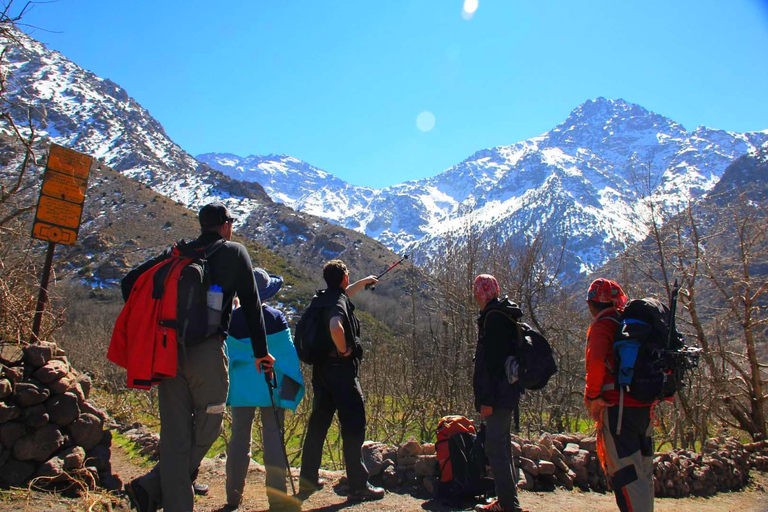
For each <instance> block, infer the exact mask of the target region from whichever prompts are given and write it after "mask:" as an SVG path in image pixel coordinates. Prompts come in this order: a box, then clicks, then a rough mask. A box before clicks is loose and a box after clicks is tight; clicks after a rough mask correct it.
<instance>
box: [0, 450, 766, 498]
mask: <svg viewBox="0 0 768 512" xmlns="http://www.w3.org/2000/svg"><path fill="white" fill-rule="evenodd" d="M112 466H113V471H114V472H115V473H116V474H119V475H120V477H121V478H122V479H123V481H129V480H130V479H132V478H135V477H137V476H139V475H141V474H143V473H144V472H145V471H147V469H146V468H143V467H141V466H139V465H137V464H135V463H133V462H132V461H131V460H129V459H128V457H127V456H126V454H125V453H124V452H123V451H122V450H121V449H120V448H117V447H113V452H112ZM342 475H343V473H342V472H324V473H323V475H322V476H324V477H325V478H327V479H328V480H329V482H331V483H332V484H335V483H336V482H337V481H338V479H339V478H340V477H341V476H342ZM199 480H200V481H201V482H203V483H206V484H208V485H210V488H211V489H210V493H209V494H208V496H199V497H198V498H197V501H196V504H195V510H196V511H201V512H202V511H207V512H210V511H218V510H221V508H222V507H223V506H224V504H225V503H226V495H225V490H224V482H225V470H224V459H206V460H205V462H204V464H203V468H202V471H201V475H200V477H199ZM412 491H414V489H404V490H403V491H402V492H390V493H387V496H386V497H385V498H384V499H383V500H381V501H378V502H372V503H358V504H353V503H348V502H347V500H346V498H345V497H344V496H343V495H341V494H337V492H341V490H340V489H339V487H338V485H336V486H335V487H334V486H333V485H330V486H326V488H325V489H323V490H321V491H320V492H318V493H316V494H314V495H313V496H312V497H310V498H309V500H307V501H306V502H305V503H304V507H303V510H304V511H314V512H336V511H342V510H344V511H346V510H349V511H350V512H356V511H363V510H369V511H370V510H377V511H378V510H382V511H398V512H405V511H423V510H429V511H437V512H447V511H450V510H456V509H452V508H449V507H446V506H445V505H444V504H443V503H441V501H440V500H433V499H430V498H429V497H428V496H427V495H426V493H425V491H423V490H422V491H421V494H419V493H415V494H410V493H409V492H412ZM520 503H521V504H522V505H523V506H524V507H525V508H526V509H527V510H530V511H532V512H534V511H535V512H567V511H588V512H615V511H616V504H615V503H614V501H613V496H612V495H610V494H598V493H594V492H586V493H584V492H580V491H572V492H569V491H566V490H563V489H558V490H556V491H555V492H549V493H536V492H525V491H523V492H521V493H520ZM93 505H95V506H93ZM92 506H93V507H92ZM91 507H92V508H91ZM89 509H90V510H94V511H95V510H114V511H119V512H129V511H130V509H129V508H128V504H127V501H126V500H125V499H124V498H121V497H119V496H113V495H108V494H105V493H93V494H90V495H88V496H86V497H85V498H79V499H74V498H63V497H61V496H56V495H51V494H47V493H39V492H29V491H24V490H21V491H13V492H10V493H8V492H6V493H2V494H0V511H25V512H42V511H53V512H64V511H80V510H89ZM266 509H267V499H266V495H265V492H264V471H263V468H262V467H260V466H258V465H256V464H255V463H254V464H253V466H252V470H251V471H250V472H249V475H248V483H247V485H246V490H245V502H244V506H243V507H242V508H241V510H243V511H263V510H266ZM655 510H657V511H661V512H672V511H674V512H725V511H729V512H768V474H765V473H758V472H753V474H752V483H751V485H750V486H749V487H748V488H747V489H745V490H744V491H741V492H734V493H724V494H718V495H717V496H715V497H712V498H683V499H670V498H664V499H657V500H656V505H655Z"/></svg>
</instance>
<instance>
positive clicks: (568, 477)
mask: <svg viewBox="0 0 768 512" xmlns="http://www.w3.org/2000/svg"><path fill="white" fill-rule="evenodd" d="M555 478H557V481H558V483H560V485H562V486H563V487H565V488H566V489H568V490H569V491H572V490H573V482H574V480H576V473H574V472H573V471H571V470H568V471H566V472H563V471H558V472H557V473H555Z"/></svg>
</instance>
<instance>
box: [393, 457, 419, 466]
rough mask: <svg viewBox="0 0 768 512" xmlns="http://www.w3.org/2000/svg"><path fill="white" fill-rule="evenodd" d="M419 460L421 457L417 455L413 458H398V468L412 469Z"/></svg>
mask: <svg viewBox="0 0 768 512" xmlns="http://www.w3.org/2000/svg"><path fill="white" fill-rule="evenodd" d="M418 460H419V457H418V456H417V455H414V456H413V457H400V456H398V457H397V467H398V468H406V469H407V468H410V467H412V466H413V465H414V464H416V462H417V461H418Z"/></svg>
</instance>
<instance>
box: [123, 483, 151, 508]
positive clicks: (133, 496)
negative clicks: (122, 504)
mask: <svg viewBox="0 0 768 512" xmlns="http://www.w3.org/2000/svg"><path fill="white" fill-rule="evenodd" d="M125 494H127V495H128V501H130V502H131V508H135V509H136V512H156V511H157V505H156V504H155V502H154V501H152V498H150V497H149V494H147V491H146V490H145V489H144V488H143V487H142V486H141V484H140V483H139V482H138V478H137V479H134V480H131V481H130V482H128V483H127V484H125Z"/></svg>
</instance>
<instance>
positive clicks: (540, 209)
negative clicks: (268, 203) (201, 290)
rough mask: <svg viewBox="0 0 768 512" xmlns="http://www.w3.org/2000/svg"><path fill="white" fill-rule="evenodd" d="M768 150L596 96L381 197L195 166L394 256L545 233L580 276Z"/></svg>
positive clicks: (218, 157)
mask: <svg viewBox="0 0 768 512" xmlns="http://www.w3.org/2000/svg"><path fill="white" fill-rule="evenodd" d="M767 141H768V130H766V131H763V132H754V133H745V134H740V133H732V132H725V131H722V130H715V129H710V128H705V127H699V128H696V129H695V130H693V131H687V130H686V129H685V128H684V127H683V126H681V125H680V124H678V123H676V122H674V121H672V120H671V119H668V118H666V117H664V116H661V115H659V114H656V113H653V112H650V111H648V110H646V109H644V108H643V107H641V106H639V105H635V104H632V103H628V102H626V101H624V100H621V99H619V100H607V99H604V98H598V99H596V100H592V101H587V102H585V103H584V104H582V105H580V106H579V107H577V108H576V109H575V110H574V111H573V112H572V113H571V114H570V116H569V117H568V118H567V119H566V120H565V121H564V122H563V123H561V124H560V125H558V126H557V127H555V128H554V129H552V130H551V131H549V132H547V133H545V134H544V135H541V136H539V137H535V138H533V139H530V140H526V141H523V142H519V143H517V144H513V145H510V146H500V147H495V148H490V149H484V150H481V151H478V152H477V153H475V154H474V155H472V156H470V157H469V158H467V159H466V160H464V161H463V162H461V163H459V164H457V165H455V166H453V167H451V168H449V169H447V170H445V171H443V172H442V173H440V174H438V175H437V176H434V177H432V178H426V179H422V180H417V181H411V182H406V183H402V184H398V185H394V186H391V187H387V188H384V189H380V190H375V189H370V188H364V187H354V186H352V185H349V184H347V183H345V182H343V181H341V180H339V179H337V178H335V177H334V176H332V175H330V174H328V173H327V172H325V171H322V170H320V169H317V168H315V167H312V166H311V165H308V164H306V163H305V162H302V161H300V160H297V159H295V158H291V157H287V156H284V155H269V156H266V157H260V156H249V157H247V158H240V157H237V156H235V155H229V154H215V153H209V154H205V155H200V156H198V159H199V160H200V161H202V162H204V163H207V164H208V165H210V166H211V167H214V168H216V169H218V170H220V171H222V172H224V173H226V174H228V175H229V176H232V177H233V178H236V179H244V180H249V181H256V182H258V183H260V184H262V185H263V186H264V188H265V190H266V191H267V193H269V194H270V195H271V196H272V197H273V199H275V200H277V201H282V202H285V203H286V204H288V205H290V206H291V207H293V208H295V209H297V210H300V211H306V212H309V213H312V214H314V215H317V216H321V217H325V218H327V219H329V220H331V221H333V222H337V223H339V224H341V225H343V226H345V227H348V228H351V229H355V230H358V231H360V232H363V233H365V234H367V235H369V236H371V237H374V238H376V239H378V240H380V241H382V242H383V243H385V244H386V245H388V246H389V247H391V248H392V249H393V250H395V251H408V252H414V251H415V252H416V253H422V254H428V253H430V252H431V251H432V250H433V248H434V246H435V245H436V244H438V243H439V242H440V240H442V239H443V238H444V237H445V236H447V235H449V234H453V235H456V234H459V236H460V233H461V232H462V230H464V229H466V227H467V226H469V225H471V226H472V228H473V230H475V232H477V233H480V234H481V235H482V233H483V232H490V231H493V232H494V233H495V234H497V235H498V234H501V235H502V236H503V237H504V238H509V237H513V236H515V235H520V234H534V233H538V232H539V231H541V230H545V231H546V232H547V233H549V234H550V235H551V236H556V237H558V239H562V238H563V237H565V238H567V240H568V242H567V249H568V257H569V260H570V261H571V268H570V269H569V270H574V271H580V272H584V271H589V270H591V269H594V268H596V267H597V266H599V265H601V264H603V263H604V262H605V261H606V260H607V259H609V258H610V257H612V256H614V255H616V254H617V253H618V252H619V251H621V250H622V249H623V248H624V247H626V245H627V244H629V243H632V242H635V241H638V240H640V239H642V238H643V237H644V236H645V235H646V229H645V227H644V225H643V223H642V222H638V219H639V218H642V217H643V216H644V215H645V214H646V213H647V205H648V201H649V200H653V201H654V202H655V203H659V202H661V204H663V205H664V206H665V207H672V208H675V207H677V206H679V205H681V204H684V203H686V202H687V201H688V200H690V199H692V198H697V197H700V196H701V195H702V194H705V193H706V192H707V191H709V190H711V189H712V187H713V186H714V185H715V184H716V183H717V182H718V180H719V179H720V177H721V176H722V173H723V171H724V170H725V168H726V167H727V166H728V164H729V163H730V162H731V161H732V160H733V159H734V158H736V157H739V156H741V155H744V154H746V153H748V152H749V151H753V150H755V148H757V147H760V146H762V145H764V144H765V143H766V142H767ZM649 198H650V199H649Z"/></svg>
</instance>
